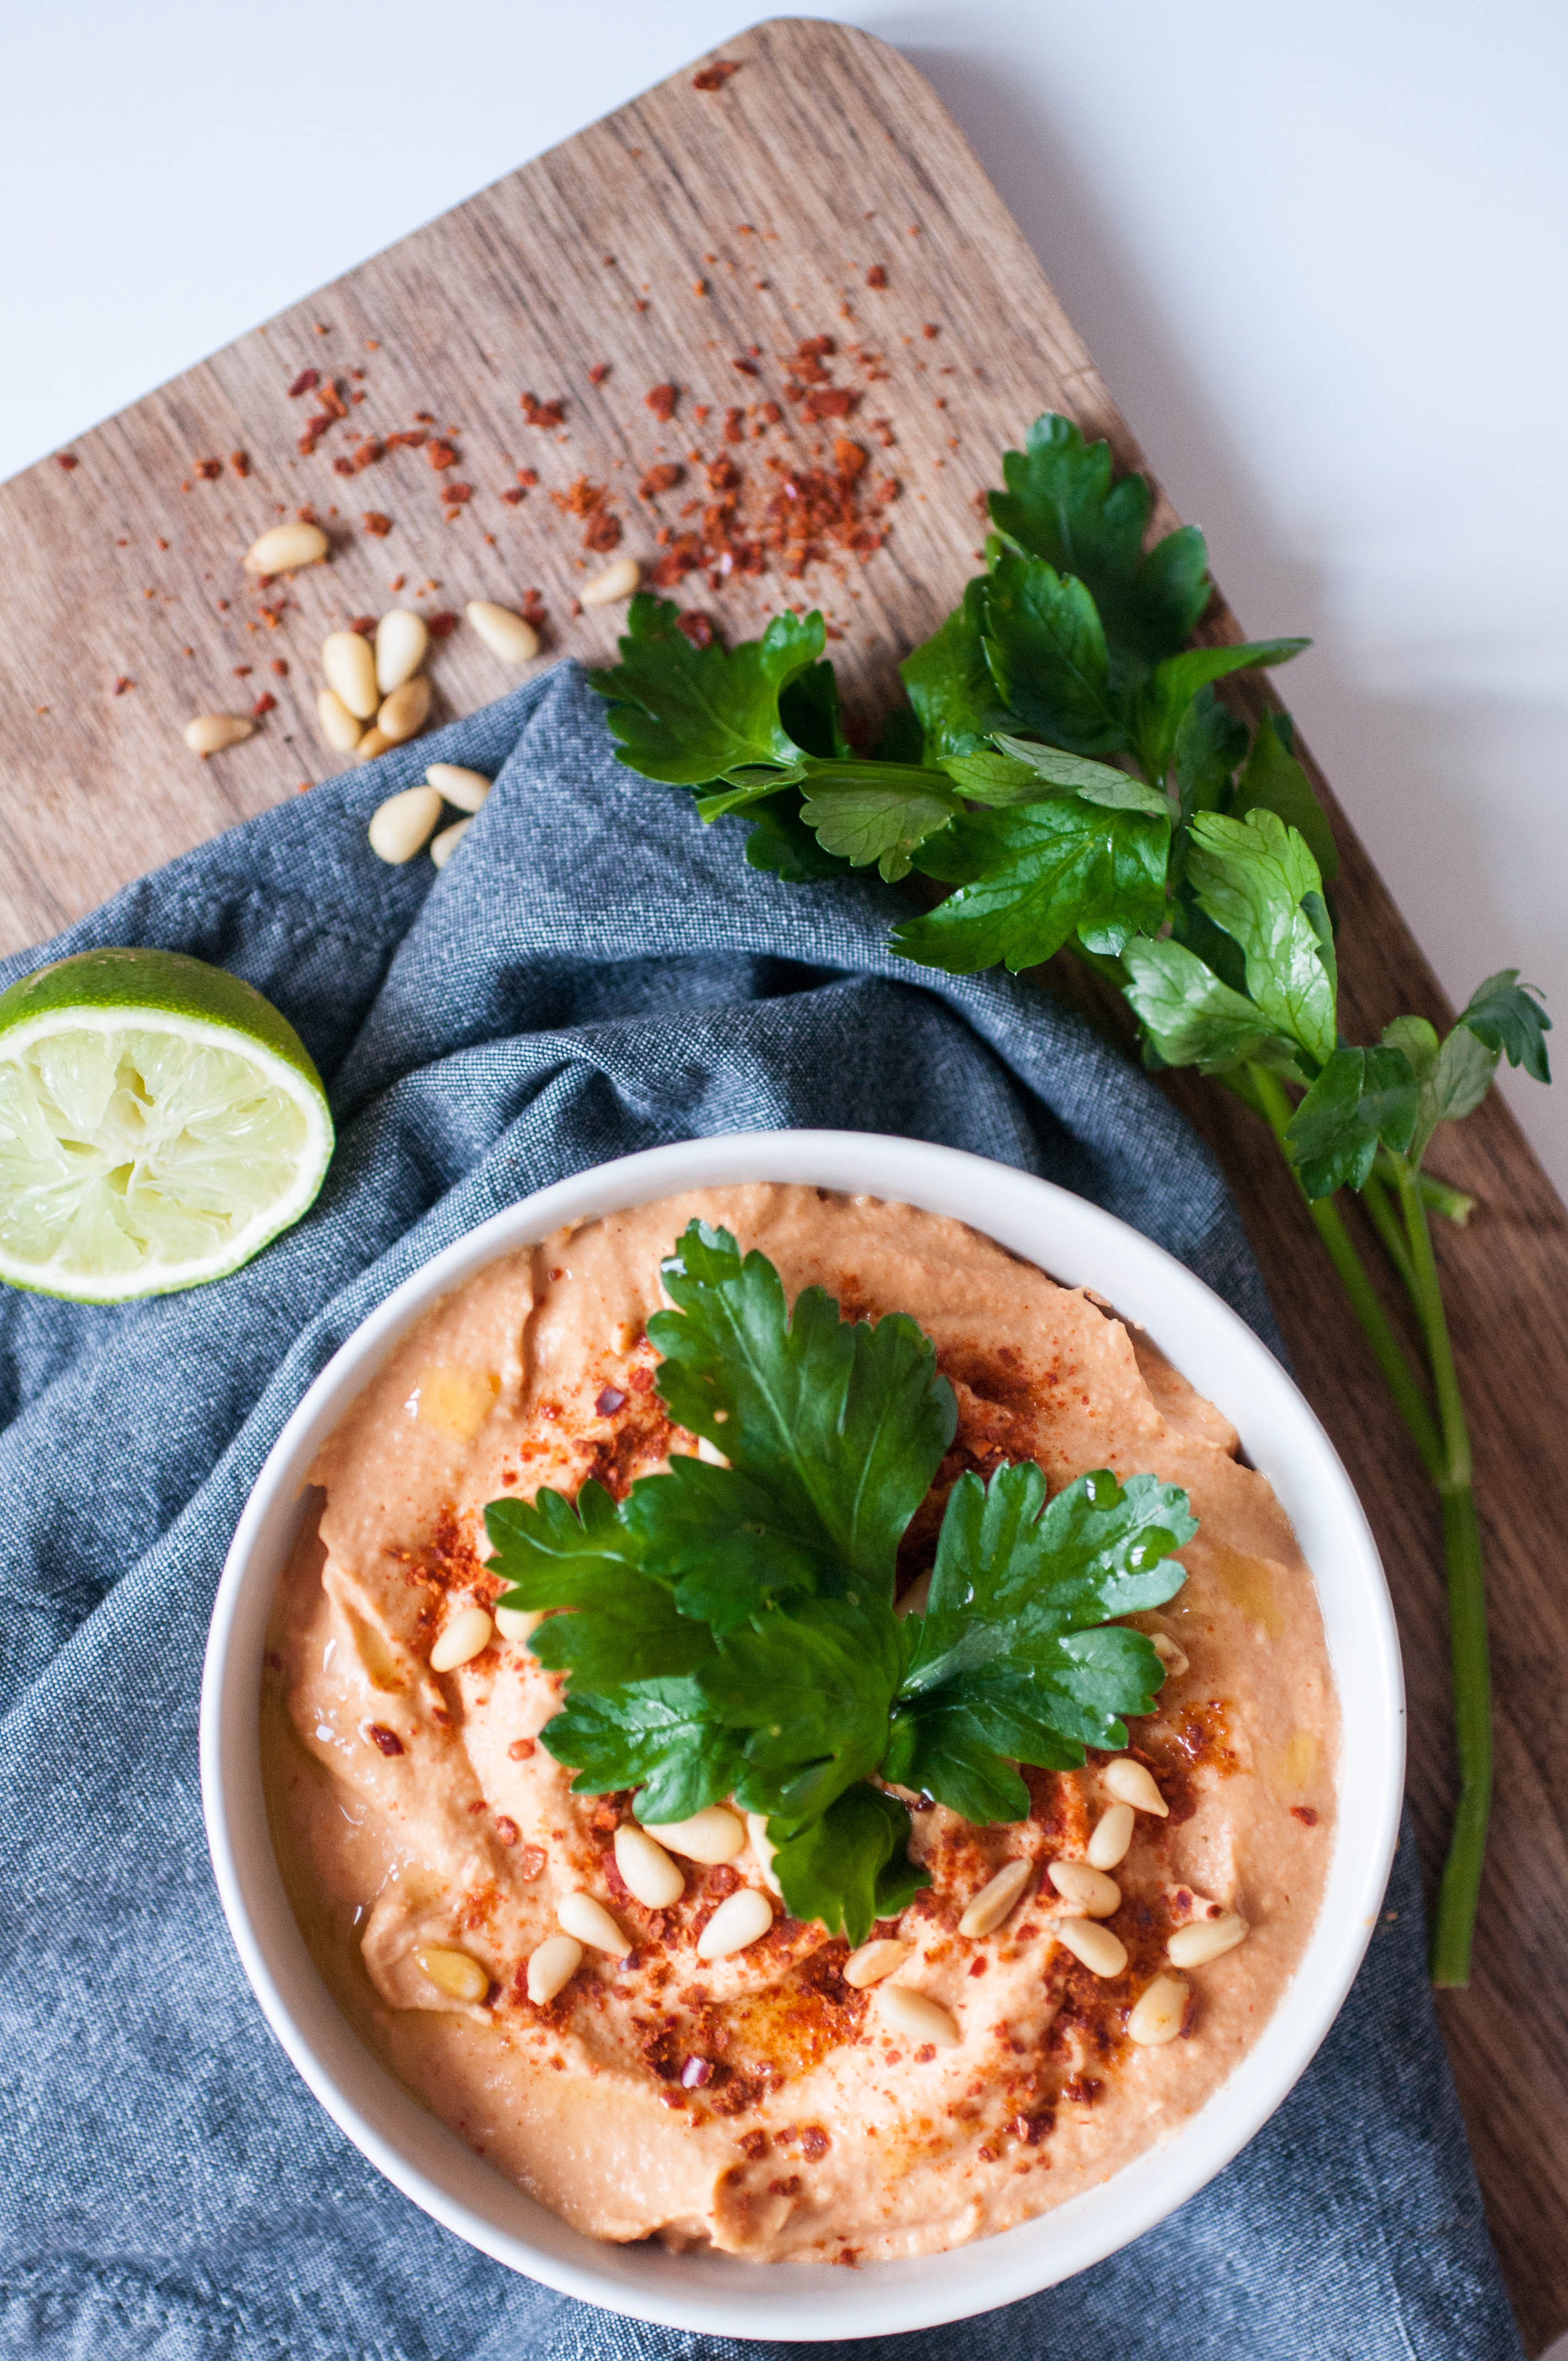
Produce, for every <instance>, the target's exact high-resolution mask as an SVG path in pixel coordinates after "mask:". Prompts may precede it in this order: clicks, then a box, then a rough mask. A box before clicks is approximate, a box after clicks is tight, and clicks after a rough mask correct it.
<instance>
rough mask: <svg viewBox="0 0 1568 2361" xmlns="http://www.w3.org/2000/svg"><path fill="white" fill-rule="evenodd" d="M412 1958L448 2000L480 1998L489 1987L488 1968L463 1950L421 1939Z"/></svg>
mask: <svg viewBox="0 0 1568 2361" xmlns="http://www.w3.org/2000/svg"><path fill="white" fill-rule="evenodd" d="M414 1958H415V1960H417V1961H418V1963H419V1965H420V1967H421V1969H422V1971H423V1972H424V1973H425V1974H426V1975H427V1976H428V1977H429V1978H430V1981H431V1982H432V1983H433V1985H434V1986H435V1989H436V1991H437V1992H440V1993H445V1994H446V1997H447V1999H448V2000H466V2001H476V2000H483V1999H484V1997H485V1994H486V1993H488V1991H489V1989H490V1979H489V1973H488V1970H487V1969H484V1968H482V1967H481V1966H480V1965H479V1962H478V1960H476V1959H473V1958H471V1957H470V1955H469V1953H468V1952H466V1951H450V1950H448V1949H447V1948H446V1946H445V1945H444V1943H422V1944H420V1946H419V1948H418V1949H416V1951H415V1952H414Z"/></svg>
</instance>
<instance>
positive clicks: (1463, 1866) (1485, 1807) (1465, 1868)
mask: <svg viewBox="0 0 1568 2361" xmlns="http://www.w3.org/2000/svg"><path fill="white" fill-rule="evenodd" d="M1392 1160H1393V1163H1394V1168H1395V1170H1396V1171H1397V1173H1398V1188H1399V1206H1400V1211H1401V1212H1402V1213H1403V1214H1404V1217H1405V1231H1406V1235H1407V1237H1408V1239H1409V1256H1410V1264H1411V1268H1412V1272H1413V1275H1414V1281H1415V1283H1414V1286H1413V1288H1412V1290H1411V1293H1412V1295H1413V1297H1414V1300H1415V1304H1416V1310H1417V1312H1418V1313H1419V1314H1420V1323H1421V1332H1422V1334H1423V1335H1424V1336H1425V1338H1426V1345H1427V1356H1428V1358H1429V1360H1430V1361H1431V1373H1432V1384H1433V1388H1434V1389H1435V1392H1436V1396H1437V1410H1438V1418H1439V1420H1440V1422H1441V1423H1442V1444H1443V1466H1442V1471H1441V1473H1440V1474H1439V1475H1438V1476H1437V1477H1436V1479H1435V1481H1436V1484H1437V1488H1438V1494H1439V1497H1440V1499H1441V1500H1442V1538H1443V1555H1444V1558H1445V1561H1446V1564H1447V1571H1448V1631H1449V1648H1450V1652H1451V1656H1452V1662H1453V1726H1454V1741H1455V1746H1456V1751H1457V1753H1458V1757H1459V1798H1458V1801H1457V1803H1456V1805H1455V1806H1454V1814H1453V1832H1452V1834H1451V1836H1450V1839H1449V1847H1448V1859H1447V1861H1445V1862H1444V1864H1443V1872H1442V1883H1441V1884H1440V1886H1439V1888H1438V1902H1437V1923H1436V1925H1435V1927H1434V1928H1433V1930H1432V1982H1434V1983H1436V1984H1443V1985H1464V1984H1467V1983H1468V1982H1469V1981H1470V1944H1471V1938H1472V1935H1473V1933H1474V1931H1475V1909H1476V1904H1477V1902H1478V1900H1479V1896H1480V1890H1481V1871H1482V1866H1483V1863H1484V1861H1485V1859H1486V1823H1487V1820H1488V1818H1489V1817H1490V1813H1491V1805H1492V1678H1491V1666H1490V1661H1489V1652H1488V1647H1487V1639H1486V1565H1485V1561H1484V1558H1483V1555H1482V1550H1481V1526H1480V1520H1479V1518H1478V1516H1477V1514H1476V1510H1475V1491H1474V1489H1473V1486H1472V1478H1473V1475H1474V1461H1473V1458H1472V1455H1471V1449H1470V1430H1469V1427H1468V1425H1467V1423H1466V1421H1465V1416H1464V1397H1463V1396H1462V1394H1461V1393H1460V1390H1459V1373H1458V1370H1457V1369H1456V1368H1455V1367H1454V1362H1453V1339H1452V1337H1451V1336H1450V1334H1449V1329H1448V1315H1447V1312H1445V1310H1444V1308H1443V1301H1442V1280H1441V1279H1440V1277H1439V1275H1438V1268H1437V1257H1436V1255H1435V1254H1434V1253H1433V1251H1432V1242H1431V1225H1430V1224H1429V1223H1428V1220H1427V1208H1426V1202H1425V1199H1424V1197H1423V1196H1422V1193H1421V1189H1420V1180H1419V1176H1418V1175H1417V1173H1416V1172H1415V1171H1414V1170H1412V1169H1411V1167H1410V1165H1409V1163H1408V1162H1407V1160H1406V1159H1405V1158H1404V1157H1402V1156H1395V1157H1394V1158H1393V1159H1392Z"/></svg>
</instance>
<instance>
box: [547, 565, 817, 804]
mask: <svg viewBox="0 0 1568 2361" xmlns="http://www.w3.org/2000/svg"><path fill="white" fill-rule="evenodd" d="M679 614H680V609H679V608H678V607H676V606H675V605H674V601H673V600H670V599H659V598H652V597H650V596H649V594H648V593H647V592H646V591H639V593H638V595H637V596H636V598H633V600H632V601H631V606H630V610H629V613H628V617H627V628H626V633H625V636H624V638H623V639H622V640H621V642H620V663H619V664H614V665H611V666H609V667H608V668H607V669H603V670H600V671H598V672H594V673H590V674H589V675H588V678H589V681H590V683H591V685H592V686H593V687H595V688H596V689H597V690H598V693H599V695H600V696H601V697H605V698H607V699H608V700H609V727H610V731H611V734H612V735H613V736H614V737H616V738H617V739H619V740H620V744H619V746H618V747H617V749H616V760H617V761H618V762H621V763H626V764H627V765H628V767H629V768H630V769H631V770H634V771H637V772H640V773H641V775H642V777H643V778H645V779H659V780H663V783H664V784H665V785H667V786H678V787H700V786H704V785H707V783H708V781H710V780H713V779H727V778H729V777H730V776H731V775H732V774H734V773H735V772H737V771H743V770H745V769H748V768H750V767H751V766H754V765H757V764H768V765H773V766H774V767H776V768H778V769H780V770H783V771H786V772H790V773H796V772H798V769H799V765H800V759H801V756H802V754H803V753H804V752H805V751H806V750H805V749H804V748H803V747H801V746H798V745H797V744H796V743H795V740H794V739H793V738H792V737H791V736H790V734H789V732H788V730H786V729H785V728H784V723H783V721H782V720H781V719H780V718H779V698H780V695H781V693H782V692H783V691H784V689H785V688H786V687H787V686H788V685H789V683H790V682H791V681H792V680H794V679H795V676H796V675H797V674H800V673H803V672H805V671H806V668H807V666H808V665H812V664H816V663H817V659H818V658H819V657H820V656H821V653H822V651H823V648H824V646H825V645H826V643H827V632H826V629H825V626H824V624H823V621H822V618H821V616H820V615H816V614H813V615H792V614H787V613H786V614H783V615H775V616H774V617H773V620H772V621H771V622H770V623H769V625H768V627H767V630H766V631H764V632H763V633H762V638H761V639H760V640H750V641H747V642H744V643H743V644H742V645H741V646H740V647H736V648H724V647H722V646H720V644H719V642H718V641H717V640H715V641H713V642H711V643H710V644H709V645H708V646H707V647H706V648H697V647H694V646H693V645H692V643H691V642H690V641H689V640H688V639H687V638H686V636H685V632H684V631H682V630H681V629H680V627H679V620H678V618H679Z"/></svg>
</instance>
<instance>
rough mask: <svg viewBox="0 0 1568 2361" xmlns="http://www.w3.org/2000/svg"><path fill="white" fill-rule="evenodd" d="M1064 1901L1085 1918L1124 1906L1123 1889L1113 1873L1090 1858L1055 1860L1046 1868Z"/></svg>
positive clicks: (1106, 1913) (1102, 1915)
mask: <svg viewBox="0 0 1568 2361" xmlns="http://www.w3.org/2000/svg"><path fill="white" fill-rule="evenodd" d="M1046 1874H1047V1877H1048V1878H1049V1879H1050V1881H1051V1883H1052V1884H1053V1885H1054V1886H1055V1887H1056V1890H1057V1892H1058V1894H1060V1895H1061V1898H1062V1900H1063V1901H1064V1902H1070V1903H1071V1905H1072V1906H1073V1908H1074V1909H1075V1910H1077V1911H1080V1913H1081V1914H1082V1916H1084V1917H1085V1918H1109V1917H1110V1916H1111V1915H1112V1913H1113V1911H1116V1910H1120V1908H1121V1906H1122V1889H1121V1887H1120V1886H1119V1885H1118V1884H1117V1883H1116V1881H1115V1879H1114V1878H1113V1877H1107V1876H1106V1874H1105V1872H1104V1871H1103V1870H1102V1869H1096V1868H1095V1867H1094V1866H1093V1865H1092V1863H1091V1862H1090V1861H1052V1862H1051V1864H1050V1867H1049V1868H1048V1869H1047V1872H1046Z"/></svg>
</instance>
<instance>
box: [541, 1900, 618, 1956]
mask: <svg viewBox="0 0 1568 2361" xmlns="http://www.w3.org/2000/svg"><path fill="white" fill-rule="evenodd" d="M555 1916H556V1917H557V1918H558V1919H559V1920H560V1922H561V1924H562V1926H563V1927H565V1931H566V1933H567V1934H568V1935H575V1936H576V1938H577V1940H578V1942H579V1943H591V1944H592V1945H593V1948H594V1949H595V1950H596V1951H608V1952H609V1955H610V1958H611V1959H612V1960H623V1959H624V1958H625V1957H626V1954H627V1953H628V1951H630V1949H631V1948H632V1947H631V1945H630V1943H629V1942H628V1941H627V1939H626V1937H625V1936H624V1935H623V1934H622V1933H621V1931H620V1927H618V1926H617V1925H616V1923H615V1920H614V1919H613V1918H612V1917H611V1916H610V1915H609V1911H608V1910H607V1909H606V1908H605V1906H604V1905H603V1903H602V1902H596V1901H595V1900H594V1897H593V1895H592V1894H581V1893H574V1894H563V1895H562V1896H561V1899H560V1900H559V1902H557V1904H556V1905H555Z"/></svg>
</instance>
